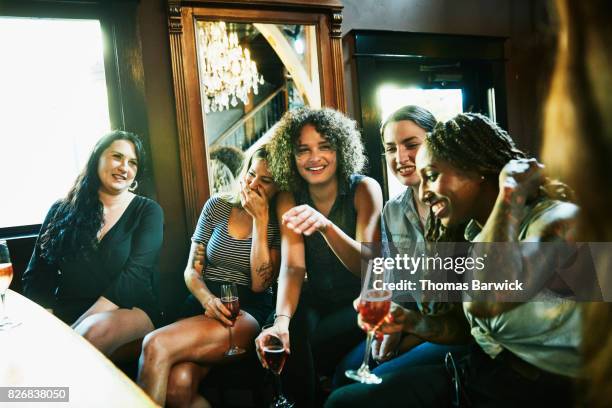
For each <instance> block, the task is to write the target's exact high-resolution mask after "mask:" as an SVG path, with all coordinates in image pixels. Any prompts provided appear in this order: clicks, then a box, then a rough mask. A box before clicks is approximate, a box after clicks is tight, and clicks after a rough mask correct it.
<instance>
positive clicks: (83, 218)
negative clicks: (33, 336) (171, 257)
mask: <svg viewBox="0 0 612 408" xmlns="http://www.w3.org/2000/svg"><path fill="white" fill-rule="evenodd" d="M143 165H144V149H143V147H142V142H141V141H140V139H139V138H138V137H137V136H136V135H134V134H133V133H128V132H123V131H115V132H112V133H109V134H108V135H106V136H104V137H103V138H102V139H100V141H98V143H97V144H96V146H95V147H94V149H93V152H92V153H91V155H90V156H89V160H88V161H87V165H86V167H85V170H84V171H83V172H82V173H81V175H80V176H79V177H78V178H77V180H76V182H75V184H74V187H72V189H71V190H70V192H69V193H68V195H67V196H66V198H64V199H62V200H59V201H58V202H57V203H55V204H54V205H53V206H52V207H51V209H50V210H49V213H48V214H47V217H46V218H45V221H44V222H43V225H42V227H41V229H40V235H39V238H38V240H37V242H36V246H35V248H34V253H33V254H32V259H31V260H30V263H29V265H28V268H27V270H26V271H25V273H24V275H23V288H24V294H25V295H26V296H28V297H29V298H31V299H32V300H35V301H36V302H38V303H40V304H41V305H43V306H44V307H46V308H48V310H51V311H52V312H53V313H54V314H55V315H56V316H57V317H59V318H60V319H62V320H63V321H64V322H65V323H67V324H71V325H72V327H73V328H74V329H75V330H76V331H77V332H78V333H80V334H81V335H83V336H84V337H85V338H86V339H87V340H89V341H90V342H91V343H92V344H93V345H94V346H95V347H97V348H98V349H99V350H100V351H102V352H103V353H104V354H106V355H109V354H111V353H112V352H113V351H114V350H115V349H116V348H118V347H119V346H121V345H122V344H125V343H128V342H130V341H132V340H135V339H137V338H141V337H143V336H144V335H145V334H147V333H148V332H150V331H152V330H153V329H154V326H156V325H158V324H159V309H158V303H157V286H156V282H157V274H158V265H157V263H158V258H159V250H160V248H161V244H162V230H163V213H162V210H161V208H160V207H159V205H157V203H155V202H154V201H152V200H150V199H148V198H145V197H142V196H138V195H136V194H134V193H133V192H132V191H133V190H134V188H135V186H137V185H138V180H139V179H140V178H141V177H142V168H143ZM139 170H140V171H139Z"/></svg>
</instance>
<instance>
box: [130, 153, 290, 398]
mask: <svg viewBox="0 0 612 408" xmlns="http://www.w3.org/2000/svg"><path fill="white" fill-rule="evenodd" d="M246 155H247V158H246V160H245V165H244V168H243V169H242V171H241V173H240V174H239V176H238V179H237V180H236V181H235V183H234V186H233V187H234V188H233V190H232V191H231V192H229V193H224V194H219V195H215V196H212V197H211V198H210V199H209V200H208V201H207V202H206V204H204V208H203V210H202V214H201V215H200V219H199V220H198V225H197V226H196V229H195V232H194V234H193V237H192V239H191V240H192V243H191V251H190V254H189V259H188V261H187V267H186V268H185V283H186V285H187V288H188V289H189V291H190V292H191V295H190V296H189V297H188V299H187V301H186V302H185V305H184V308H183V309H184V310H183V313H182V314H183V317H184V318H183V319H182V320H179V321H178V322H176V323H173V324H170V325H168V326H165V327H162V328H160V329H158V330H156V331H154V332H152V333H150V334H149V335H147V337H146V338H145V341H144V344H143V349H142V354H141V357H140V367H139V372H138V383H139V384H140V385H141V386H142V388H143V389H144V390H145V391H146V392H147V393H148V394H149V395H150V396H151V398H153V400H154V401H156V402H157V403H158V404H160V405H162V406H163V405H165V404H166V403H167V404H168V405H170V406H181V407H183V406H191V407H194V406H198V407H202V406H207V401H206V400H205V399H204V398H203V397H201V396H200V395H199V394H198V392H197V391H198V385H199V383H200V381H201V380H202V379H203V378H204V377H205V376H206V375H207V374H208V372H209V371H210V369H211V368H212V367H213V366H215V365H218V364H223V363H224V362H233V361H236V358H237V357H236V356H233V357H227V356H226V355H225V352H226V351H227V350H228V348H229V346H230V342H233V345H235V346H238V347H240V348H242V349H248V348H250V349H252V346H253V339H254V338H255V336H256V335H257V333H258V332H259V330H260V327H261V326H262V325H263V323H264V322H265V319H266V318H267V317H268V315H269V314H270V312H271V311H272V308H273V303H274V301H273V296H272V290H271V287H270V285H271V284H272V282H273V281H274V279H275V278H276V276H277V273H278V266H279V263H280V250H279V247H280V237H279V229H278V223H277V219H276V215H275V204H274V203H275V201H274V197H275V195H276V192H277V191H278V188H277V186H276V183H275V182H274V179H273V178H272V175H271V174H270V171H269V170H268V164H267V163H268V152H267V148H266V146H265V145H262V144H258V145H256V146H255V147H252V148H251V151H249V152H247V154H246ZM228 283H229V284H235V285H236V287H237V290H238V294H237V295H238V301H239V302H240V303H239V304H240V309H241V312H240V315H238V316H237V317H235V320H232V313H231V312H230V310H229V309H228V308H229V306H227V305H224V304H223V303H222V302H221V299H220V297H222V296H224V295H223V294H222V285H224V284H228ZM226 306H227V307H226ZM228 327H229V328H230V329H228ZM229 330H231V334H230V332H229Z"/></svg>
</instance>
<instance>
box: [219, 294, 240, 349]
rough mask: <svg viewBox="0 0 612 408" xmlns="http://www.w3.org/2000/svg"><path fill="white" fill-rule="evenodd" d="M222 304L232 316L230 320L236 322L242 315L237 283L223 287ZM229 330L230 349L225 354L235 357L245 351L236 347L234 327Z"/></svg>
mask: <svg viewBox="0 0 612 408" xmlns="http://www.w3.org/2000/svg"><path fill="white" fill-rule="evenodd" d="M221 303H223V306H225V308H226V309H227V310H229V312H230V313H231V314H232V315H231V316H230V318H229V319H230V320H231V321H232V322H235V321H236V318H237V317H238V315H239V314H240V300H239V299H238V288H237V287H236V284H235V283H228V284H223V285H221ZM228 329H229V345H230V346H229V349H228V350H227V351H226V352H225V355H226V356H235V355H238V354H242V353H244V352H245V350H244V349H242V348H240V347H238V346H235V345H234V341H233V339H232V326H229V327H228Z"/></svg>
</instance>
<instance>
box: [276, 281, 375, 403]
mask: <svg viewBox="0 0 612 408" xmlns="http://www.w3.org/2000/svg"><path fill="white" fill-rule="evenodd" d="M364 337H365V334H364V333H363V331H362V330H361V329H360V328H359V327H358V326H357V312H355V309H353V306H352V301H345V302H343V303H340V304H338V303H331V302H329V301H327V300H325V299H320V298H318V297H317V296H316V295H314V294H313V293H311V292H310V291H309V290H308V289H305V290H303V291H302V294H301V296H300V303H299V305H298V308H297V310H296V312H295V315H294V316H293V318H292V319H291V323H290V324H289V341H290V342H291V355H290V356H289V358H288V359H287V363H286V364H285V368H284V370H283V373H282V377H283V388H284V391H285V392H286V394H287V396H288V398H289V399H291V400H292V401H293V402H295V403H296V408H302V407H307V408H308V407H313V406H315V402H316V398H315V389H316V383H317V379H316V375H317V374H323V375H329V376H331V375H332V374H333V372H334V368H335V367H336V365H337V364H338V363H339V362H340V360H341V359H342V357H344V355H346V353H348V352H349V351H350V350H351V349H352V348H353V347H355V346H356V345H357V344H359V343H360V342H361V341H363V339H364Z"/></svg>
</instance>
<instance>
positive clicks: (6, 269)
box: [0, 240, 21, 331]
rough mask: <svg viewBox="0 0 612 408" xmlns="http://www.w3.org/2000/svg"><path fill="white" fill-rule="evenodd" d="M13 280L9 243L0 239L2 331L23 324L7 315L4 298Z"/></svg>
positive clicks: (0, 327) (0, 328) (0, 322)
mask: <svg viewBox="0 0 612 408" xmlns="http://www.w3.org/2000/svg"><path fill="white" fill-rule="evenodd" d="M12 280H13V264H12V263H11V257H10V256H9V250H8V245H7V244H6V241H5V240H0V302H1V303H2V306H1V307H2V311H1V312H0V313H1V314H0V331H1V330H8V329H12V328H13V327H15V326H19V325H20V324H21V322H16V321H14V320H12V319H10V318H9V317H8V316H7V315H6V306H5V303H4V302H5V301H4V298H5V296H6V290H7V289H8V287H9V286H10V285H11V281H12Z"/></svg>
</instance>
